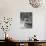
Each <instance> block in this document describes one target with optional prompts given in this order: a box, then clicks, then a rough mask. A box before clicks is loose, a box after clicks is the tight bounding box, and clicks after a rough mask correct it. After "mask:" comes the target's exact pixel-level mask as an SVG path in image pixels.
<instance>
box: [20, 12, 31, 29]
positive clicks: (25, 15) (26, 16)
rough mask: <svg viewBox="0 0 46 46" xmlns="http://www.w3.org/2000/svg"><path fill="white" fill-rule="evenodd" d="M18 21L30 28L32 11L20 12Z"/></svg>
mask: <svg viewBox="0 0 46 46" xmlns="http://www.w3.org/2000/svg"><path fill="white" fill-rule="evenodd" d="M20 22H21V23H22V24H24V27H25V28H32V12H20Z"/></svg>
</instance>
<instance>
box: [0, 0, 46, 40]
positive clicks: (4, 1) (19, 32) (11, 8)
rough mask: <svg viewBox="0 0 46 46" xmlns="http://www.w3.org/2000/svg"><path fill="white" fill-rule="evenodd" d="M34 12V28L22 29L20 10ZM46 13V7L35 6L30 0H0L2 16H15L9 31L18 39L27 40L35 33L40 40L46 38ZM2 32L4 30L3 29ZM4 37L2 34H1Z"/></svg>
mask: <svg viewBox="0 0 46 46" xmlns="http://www.w3.org/2000/svg"><path fill="white" fill-rule="evenodd" d="M21 11H23V12H32V13H33V17H32V19H33V20H32V21H33V23H32V24H33V27H32V29H21V26H22V25H21V24H20V12H21ZM45 15H46V8H44V7H40V8H33V7H31V6H30V4H29V1H28V0H0V17H3V16H6V17H7V16H8V17H13V22H12V27H11V30H10V31H9V33H10V34H11V35H13V37H16V39H17V40H27V39H28V38H29V37H32V36H33V35H34V34H36V35H37V38H38V39H39V40H44V39H46V38H45V37H46V36H45V34H46V33H45V30H46V28H45V27H46V26H45V21H46V20H45ZM1 32H2V31H1ZM0 34H1V33H0ZM0 39H2V36H0Z"/></svg>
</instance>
